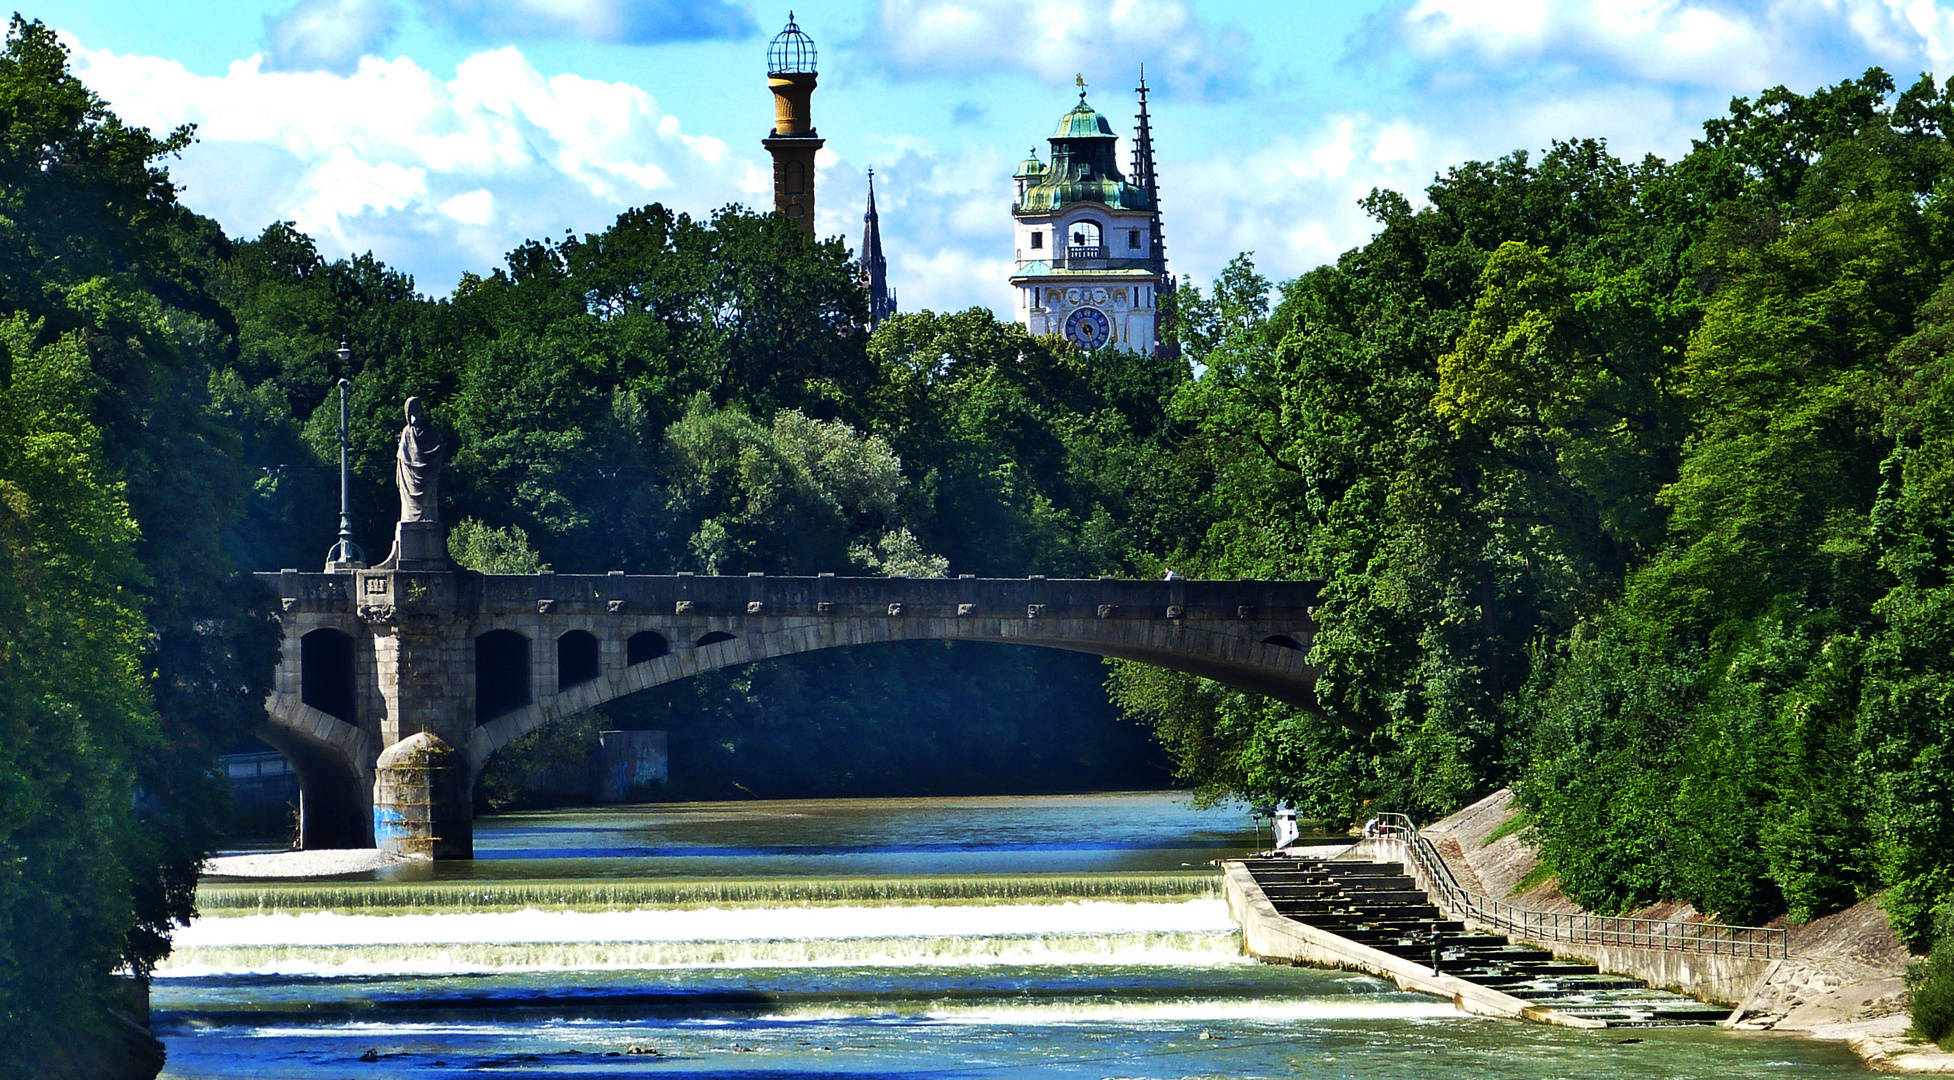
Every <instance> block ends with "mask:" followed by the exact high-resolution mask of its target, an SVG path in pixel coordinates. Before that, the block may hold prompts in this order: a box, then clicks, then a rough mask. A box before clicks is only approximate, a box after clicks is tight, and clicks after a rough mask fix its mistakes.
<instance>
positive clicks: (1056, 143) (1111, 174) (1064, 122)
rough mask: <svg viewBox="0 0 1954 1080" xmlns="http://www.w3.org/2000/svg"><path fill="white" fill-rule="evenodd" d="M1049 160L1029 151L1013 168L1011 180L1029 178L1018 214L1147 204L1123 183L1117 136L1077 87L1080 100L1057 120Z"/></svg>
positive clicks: (1142, 193) (1143, 206) (1141, 194)
mask: <svg viewBox="0 0 1954 1080" xmlns="http://www.w3.org/2000/svg"><path fill="white" fill-rule="evenodd" d="M1051 141H1052V162H1051V164H1050V165H1044V164H1041V163H1039V161H1038V155H1037V153H1036V152H1034V153H1033V154H1032V155H1031V157H1030V158H1029V159H1027V160H1026V161H1025V163H1024V164H1023V165H1020V166H1019V167H1018V171H1017V173H1016V174H1015V176H1014V177H1013V178H1014V179H1023V180H1030V181H1031V183H1030V184H1029V185H1028V186H1027V187H1026V188H1025V193H1024V196H1023V197H1022V198H1020V199H1019V200H1018V206H1017V209H1018V211H1019V212H1020V213H1038V212H1040V211H1051V210H1057V209H1059V208H1060V207H1063V206H1069V205H1071V204H1072V203H1076V202H1094V203H1101V204H1104V205H1106V206H1109V207H1111V208H1113V209H1115V210H1145V209H1147V208H1148V203H1147V193H1146V191H1145V189H1143V188H1139V187H1136V186H1134V185H1132V184H1129V183H1127V182H1126V177H1125V176H1123V175H1121V173H1120V171H1119V162H1118V161H1117V159H1116V155H1115V154H1114V148H1115V147H1116V146H1117V144H1118V142H1119V137H1118V136H1117V135H1114V134H1113V125H1112V124H1110V123H1108V122H1107V121H1106V118H1105V117H1103V116H1101V115H1099V111H1098V110H1097V109H1094V108H1093V107H1092V106H1090V105H1088V104H1086V94H1085V91H1084V90H1083V89H1082V90H1080V91H1079V103H1078V104H1077V105H1074V106H1073V107H1072V111H1071V112H1068V113H1066V114H1065V116H1064V117H1063V118H1062V119H1060V120H1059V122H1058V130H1057V131H1056V132H1054V133H1053V134H1052V140H1051Z"/></svg>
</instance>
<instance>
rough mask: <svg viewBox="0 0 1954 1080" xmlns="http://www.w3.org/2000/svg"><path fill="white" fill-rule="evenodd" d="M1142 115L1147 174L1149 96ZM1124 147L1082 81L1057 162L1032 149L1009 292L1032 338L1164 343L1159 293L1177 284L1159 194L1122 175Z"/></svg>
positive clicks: (1021, 171) (1015, 208)
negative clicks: (1170, 270)
mask: <svg viewBox="0 0 1954 1080" xmlns="http://www.w3.org/2000/svg"><path fill="white" fill-rule="evenodd" d="M1142 93H1143V95H1144V89H1143V90H1142ZM1141 109H1142V114H1141V129H1140V136H1139V139H1140V142H1139V143H1138V144H1136V147H1135V153H1134V159H1135V163H1136V165H1138V166H1139V167H1141V168H1147V167H1148V166H1150V164H1151V161H1152V148H1151V146H1150V145H1147V144H1148V143H1150V138H1151V133H1150V132H1149V131H1148V130H1147V127H1146V120H1145V111H1144V110H1145V98H1144V96H1143V97H1142V99H1141ZM1118 141H1119V139H1118V136H1116V135H1114V134H1113V126H1112V124H1110V123H1108V122H1107V120H1106V118H1105V117H1104V116H1101V115H1100V114H1099V113H1098V112H1097V111H1096V110H1094V109H1093V107H1092V106H1090V105H1088V104H1086V93H1085V84H1084V82H1083V80H1081V82H1080V89H1079V103H1078V104H1077V105H1076V106H1074V107H1073V108H1072V111H1071V112H1068V113H1066V114H1065V116H1064V118H1063V119H1061V120H1059V122H1058V130H1057V131H1056V132H1054V133H1053V135H1052V138H1051V161H1050V163H1049V164H1047V163H1046V162H1042V161H1040V160H1038V153H1037V151H1036V150H1033V151H1032V153H1031V156H1030V157H1028V158H1026V159H1025V162H1024V164H1023V165H1021V166H1019V167H1018V171H1017V174H1016V175H1015V177H1014V179H1015V180H1016V181H1017V186H1018V194H1017V199H1016V201H1015V202H1014V203H1013V204H1012V208H1011V216H1012V218H1013V219H1015V221H1016V225H1017V269H1016V270H1015V271H1014V272H1013V273H1012V275H1011V284H1012V285H1013V286H1015V287H1016V289H1017V319H1018V322H1019V323H1020V324H1021V325H1023V326H1024V327H1025V329H1027V330H1029V331H1030V332H1031V333H1032V334H1034V335H1045V334H1058V335H1061V336H1063V337H1064V338H1066V339H1067V340H1069V341H1073V342H1076V343H1077V344H1078V345H1079V346H1080V347H1081V348H1084V349H1086V350H1088V351H1092V350H1097V349H1103V348H1114V349H1120V350H1123V351H1126V352H1140V353H1151V352H1153V351H1154V350H1155V349H1156V347H1157V346H1158V344H1159V312H1160V307H1159V305H1160V292H1161V289H1162V288H1163V287H1165V288H1167V289H1172V287H1173V285H1172V281H1171V279H1169V278H1168V277H1167V274H1166V258H1165V255H1164V250H1165V249H1164V247H1163V245H1162V243H1161V240H1160V236H1159V230H1160V218H1159V214H1158V212H1157V209H1156V207H1155V200H1156V196H1155V192H1154V191H1153V190H1152V185H1151V183H1144V184H1143V183H1136V182H1129V181H1128V180H1127V178H1126V177H1125V176H1122V175H1121V174H1120V170H1119V164H1118V160H1117V157H1116V154H1115V148H1116V146H1117V144H1118ZM1143 162H1144V164H1142V163H1143ZM1141 179H1142V178H1141V177H1135V180H1136V181H1137V180H1141Z"/></svg>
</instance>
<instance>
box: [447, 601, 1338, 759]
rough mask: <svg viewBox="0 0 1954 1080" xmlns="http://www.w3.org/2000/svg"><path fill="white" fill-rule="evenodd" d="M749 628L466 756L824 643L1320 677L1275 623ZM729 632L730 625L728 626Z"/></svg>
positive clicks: (520, 716) (520, 718)
mask: <svg viewBox="0 0 1954 1080" xmlns="http://www.w3.org/2000/svg"><path fill="white" fill-rule="evenodd" d="M742 629H743V630H744V632H743V633H737V634H735V636H734V637H732V638H730V639H727V640H724V641H716V642H713V643H711V644H707V645H698V646H693V645H685V644H681V645H679V647H678V648H677V649H675V650H674V651H673V652H672V653H671V654H669V655H666V656H661V657H657V658H655V659H652V660H647V661H644V662H643V663H639V664H633V665H631V666H630V667H628V668H626V669H625V670H624V671H623V672H622V673H620V674H618V675H616V676H612V677H607V678H600V679H597V680H594V681H592V682H588V683H583V684H581V685H579V686H576V687H573V688H571V689H569V690H566V691H564V692H562V693H560V694H553V695H544V696H542V697H541V698H540V699H539V700H538V701H537V702H536V703H535V704H533V705H530V706H528V707H526V708H523V709H519V710H516V711H515V712H512V713H509V714H508V715H506V716H502V717H499V718H497V719H495V720H493V721H491V722H489V723H487V724H484V725H483V726H482V727H480V728H478V729H476V731H475V734H474V736H473V737H472V738H471V739H470V740H469V744H468V749H467V755H468V758H469V760H470V762H471V763H472V764H473V765H474V766H475V767H476V768H477V769H479V768H480V767H481V766H482V765H483V764H484V763H486V762H487V760H488V758H489V756H490V755H492V754H494V753H495V752H496V751H497V750H500V749H502V748H503V747H504V746H507V745H508V744H509V743H511V742H514V741H515V740H516V739H519V738H521V737H522V736H524V735H526V734H528V733H530V732H532V731H535V730H536V729H537V728H540V727H542V726H543V725H544V724H548V723H550V722H551V721H554V720H561V719H565V718H567V717H570V716H574V715H576V714H577V713H580V712H583V711H585V710H588V709H593V708H596V707H597V706H599V705H602V704H604V703H606V702H609V701H615V700H617V699H618V698H621V697H625V696H627V695H629V694H635V693H637V692H639V691H641V690H649V689H651V688H653V687H656V686H662V685H665V684H666V683H671V682H677V681H678V680H680V679H687V678H691V677H692V676H694V675H701V674H704V673H706V672H708V671H720V670H724V669H726V668H732V667H738V666H740V665H742V664H751V663H756V662H758V661H761V660H772V659H777V658H780V657H784V656H794V655H797V654H800V653H809V652H819V651H821V650H824V649H839V648H849V647H852V646H857V645H872V644H880V643H886V642H893V641H927V640H947V641H978V642H988V643H994V644H1003V645H1025V646H1031V647H1034V648H1045V649H1064V650H1066V651H1068V652H1082V653H1090V654H1093V655H1097V656H1110V657H1117V658H1119V659H1124V660H1133V661H1137V662H1140V663H1145V664H1152V665H1154V666H1157V667H1164V668H1169V669H1172V670H1175V671H1185V672H1188V673H1190V674H1194V675H1200V676H1202V677H1204V678H1210V679H1213V680H1215V681H1216V682H1220V683H1224V684H1226V685H1230V686H1235V687H1238V688H1240V689H1243V690H1248V691H1251V692H1254V693H1260V694H1267V695H1268V696H1271V697H1274V698H1277V699H1279V700H1283V701H1287V702H1291V703H1293V704H1300V705H1306V706H1313V705H1314V704H1315V694H1314V692H1315V686H1316V673H1315V670H1314V669H1313V668H1311V667H1310V666H1309V665H1308V663H1306V662H1305V657H1306V655H1307V654H1306V653H1304V652H1301V651H1298V650H1295V649H1287V648H1281V647H1278V646H1275V645H1268V644H1264V643H1263V642H1262V638H1263V637H1264V636H1267V635H1269V634H1270V633H1271V632H1272V631H1271V630H1270V629H1269V628H1268V627H1266V626H1255V625H1252V624H1236V623H1212V622H1210V623H1204V624H1195V625H1189V624H1187V623H1185V622H1183V621H1181V620H1169V619H1149V620H1134V619H1126V620H1101V619H1020V618H1004V617H990V618H960V619H953V618H940V617H927V618H902V617H899V616H891V617H888V618H852V619H835V620H830V621H826V622H818V623H811V622H810V621H809V620H806V619H794V618H775V619H752V620H749V622H748V624H747V625H746V626H745V627H743V628H742ZM729 632H730V631H729Z"/></svg>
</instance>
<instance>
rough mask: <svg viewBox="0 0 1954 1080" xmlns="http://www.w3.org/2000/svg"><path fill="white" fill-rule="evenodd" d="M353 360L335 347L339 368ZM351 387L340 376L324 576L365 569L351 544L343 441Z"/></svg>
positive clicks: (349, 476) (348, 459) (349, 480)
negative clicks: (333, 531)
mask: <svg viewBox="0 0 1954 1080" xmlns="http://www.w3.org/2000/svg"><path fill="white" fill-rule="evenodd" d="M352 359H353V350H352V349H350V348H348V347H347V345H346V343H345V342H343V341H342V342H340V343H339V368H340V370H341V371H344V370H346V369H347V365H348V364H349V363H351V361H352ZM352 385H353V384H352V383H351V382H349V381H347V379H346V378H345V377H344V376H341V377H340V379H339V542H338V543H336V544H334V545H333V547H332V552H331V553H330V554H328V555H327V556H326V572H327V573H332V572H334V571H339V570H364V569H366V552H364V551H361V550H360V546H359V545H358V544H355V543H353V470H352V455H351V453H350V452H349V451H348V449H347V441H346V391H347V390H348V389H349V388H351V387H352Z"/></svg>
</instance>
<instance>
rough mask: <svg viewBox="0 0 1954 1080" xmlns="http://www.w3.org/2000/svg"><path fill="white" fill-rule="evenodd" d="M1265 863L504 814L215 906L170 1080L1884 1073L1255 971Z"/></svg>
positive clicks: (985, 835) (779, 826)
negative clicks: (1258, 880) (444, 838)
mask: <svg viewBox="0 0 1954 1080" xmlns="http://www.w3.org/2000/svg"><path fill="white" fill-rule="evenodd" d="M1263 837H1264V838H1265V837H1266V833H1264V834H1263ZM1257 841H1258V836H1257V834H1256V832H1255V831H1254V829H1253V826H1252V823H1251V821H1250V819H1249V818H1248V817H1247V816H1246V815H1245V814H1243V813H1242V812H1241V811H1240V810H1238V809H1235V810H1231V809H1216V810H1209V811H1195V810H1192V809H1191V808H1189V807H1188V806H1187V805H1186V799H1185V796H1177V795H1171V794H1162V793H1145V794H1115V795H1088V796H1046V797H1031V798H983V799H902V800H823V801H807V802H744V803H714V804H685V805H651V806H640V807H628V808H622V809H620V808H604V809H593V810H578V811H562V812H553V813H537V814H516V815H504V816H500V817H496V818H492V819H484V820H483V821H481V822H479V823H478V829H477V841H476V849H477V856H478V857H477V858H476V860H475V861H474V862H473V863H453V864H441V865H438V866H434V867H412V868H406V869H405V870H403V871H394V872H391V873H383V874H379V875H366V877H365V879H349V880H345V881H333V882H321V883H303V882H300V883H269V884H265V883H226V882H221V881H219V882H212V883H211V884H209V885H208V886H207V887H206V889H205V890H204V895H203V901H204V907H205V911H206V913H205V915H204V916H203V917H201V918H199V919H198V920H197V921H196V922H195V923H193V924H192V925H191V926H189V927H187V928H185V929H184V930H182V931H181V932H180V934H179V937H178V945H177V949H176V952H175V954H174V955H173V956H172V957H171V959H170V960H169V961H168V962H167V963H166V964H165V965H164V967H163V968H162V969H160V970H159V971H158V972H157V978H156V980H155V983H154V992H153V1004H154V1009H155V1015H154V1025H155V1029H156V1031H157V1033H158V1034H159V1035H160V1036H161V1037H162V1038H163V1040H164V1043H165V1044H166V1046H167V1047H168V1050H169V1065H168V1067H167V1068H166V1070H165V1072H164V1074H163V1075H164V1076H166V1077H175V1078H181V1080H191V1078H196V1080H204V1078H210V1080H215V1078H220V1077H221V1078H232V1077H264V1078H287V1077H289V1078H295V1080H296V1078H304V1080H339V1078H354V1077H357V1078H367V1077H371V1078H376V1080H394V1078H405V1077H417V1078H419V1077H428V1078H442V1077H473V1076H496V1077H537V1078H543V1077H550V1078H558V1077H575V1076H620V1077H632V1076H657V1075H667V1074H676V1075H684V1076H688V1077H694V1078H697V1077H722V1078H734V1077H742V1078H754V1080H759V1078H775V1077H779V1078H785V1077H806V1076H849V1077H863V1078H868V1077H898V1076H901V1077H910V1076H940V1077H973V1078H976V1077H997V1078H1009V1077H1092V1078H1106V1077H1136V1078H1137V1077H1190V1076H1203V1077H1207V1076H1226V1077H1301V1076H1307V1077H1323V1078H1340V1077H1351V1078H1356V1077H1423V1076H1457V1077H1511V1078H1516V1080H1519V1078H1525V1080H1544V1078H1551V1077H1574V1076H1594V1075H1597V1074H1604V1073H1605V1074H1607V1075H1610V1076H1612V1077H1678V1078H1681V1077H1705V1078H1708V1077H1717V1078H1730V1077H1753V1076H1754V1077H1763V1076H1767V1075H1768V1076H1771V1077H1834V1076H1846V1075H1853V1076H1860V1075H1865V1073H1866V1070H1865V1069H1864V1068H1863V1067H1862V1066H1860V1065H1859V1063H1858V1061H1857V1059H1856V1058H1854V1057H1853V1056H1852V1055H1851V1054H1850V1053H1849V1052H1848V1051H1846V1050H1845V1048H1844V1047H1842V1046H1839V1045H1837V1044H1827V1043H1818V1042H1811V1041H1806V1040H1798V1039H1792V1038H1784V1037H1776V1036H1769V1035H1754V1034H1753V1035H1746V1034H1732V1033H1725V1032H1721V1031H1718V1030H1715V1029H1703V1028H1688V1029H1674V1028H1671V1029H1611V1030H1608V1031H1602V1032H1583V1031H1569V1030H1564V1029H1559V1028H1549V1027H1541V1026H1536V1025H1529V1024H1520V1023H1515V1022H1508V1021H1495V1020H1484V1019H1478V1018H1473V1017H1467V1016H1463V1015H1461V1014H1459V1013H1457V1012H1456V1011H1454V1010H1453V1009H1452V1007H1451V1006H1450V1005H1449V1004H1447V1003H1445V1002H1440V1001H1436V1000H1433V999H1430V998H1425V997H1420V996H1416V995H1409V994H1402V993H1398V992H1396V991H1395V990H1394V989H1393V988H1392V987H1391V986H1390V985H1389V984H1388V983H1385V982H1382V981H1379V980H1376V979H1372V978H1368V977H1363V976H1357V975H1351V974H1347V973H1341V972H1327V971H1316V970H1312V969H1307V968H1289V967H1273V966H1266V965H1262V964H1258V963H1256V962H1254V961H1252V960H1248V959H1246V958H1244V957H1243V956H1242V955H1241V944H1240V936H1239V935H1238V934H1237V933H1236V931H1235V929H1234V927H1233V926H1232V924H1231V923H1230V922H1229V920H1228V916H1227V911H1226V908H1225V906H1224V905H1223V903H1222V901H1221V900H1220V899H1219V897H1218V896H1216V895H1215V892H1214V885H1213V877H1212V867H1210V866H1209V865H1208V862H1209V860H1212V859H1215V858H1217V857H1221V856H1225V855H1229V854H1235V853H1239V852H1242V851H1246V850H1250V849H1252V848H1254V847H1256V846H1257ZM1266 842H1267V841H1266V839H1263V840H1262V843H1264V844H1266Z"/></svg>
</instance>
